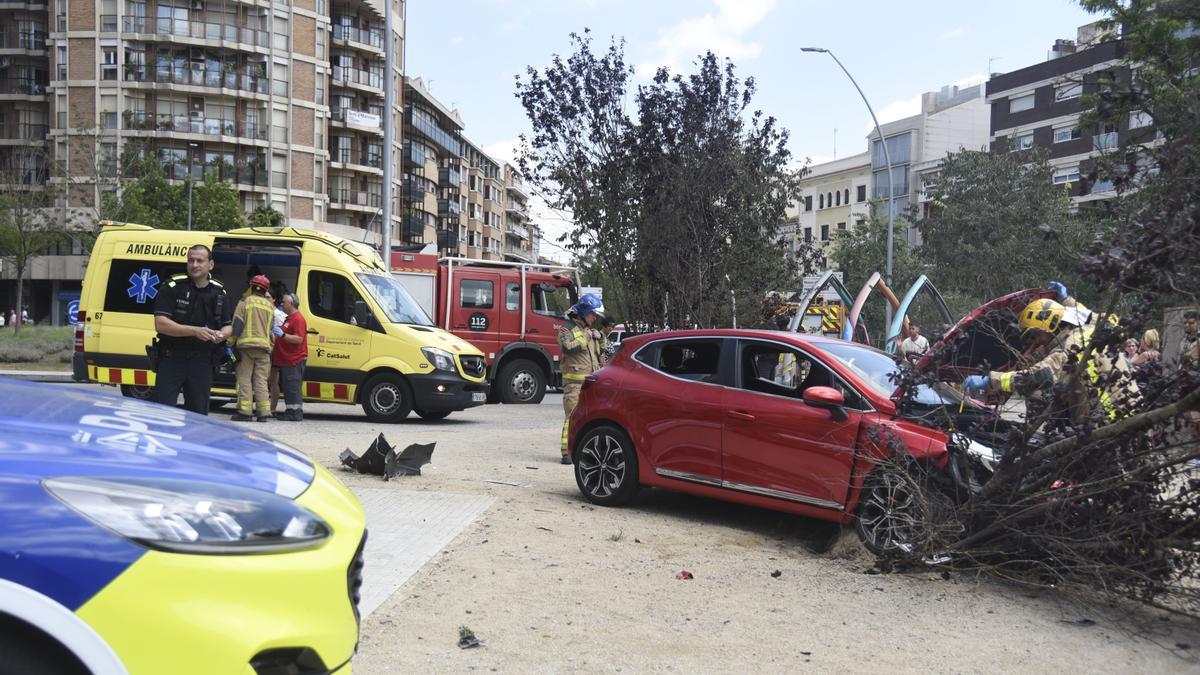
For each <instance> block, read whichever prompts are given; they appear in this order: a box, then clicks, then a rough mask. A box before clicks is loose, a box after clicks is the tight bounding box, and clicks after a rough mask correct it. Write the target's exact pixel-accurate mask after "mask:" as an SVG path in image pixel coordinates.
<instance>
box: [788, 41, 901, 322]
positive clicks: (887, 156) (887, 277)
mask: <svg viewBox="0 0 1200 675" xmlns="http://www.w3.org/2000/svg"><path fill="white" fill-rule="evenodd" d="M800 51H802V52H816V53H820V54H828V55H829V57H830V58H832V59H833V62H834V63H836V64H838V67H839V68H841V69H842V72H843V73H845V74H846V77H848V78H850V83H851V84H853V85H854V88H855V89H857V90H858V95H859V96H861V97H862V100H863V103H864V104H866V106H867V112H869V113H871V121H872V122H874V123H875V133H877V134H879V144H880V145H882V146H883V161H884V164H886V165H887V175H888V183H887V201H886V205H887V214H888V231H887V269H886V270H885V271H884V281H885V282H886V283H887V285H888V286H889V287H890V286H891V285H892V230H893V229H894V228H893V224H894V220H895V213H894V209H893V206H892V199H893V197H895V194H894V192H895V191H894V190H893V188H892V183H893V181H894V180H895V177H894V176H893V175H892V156H891V153H890V152H888V146H887V139H885V138H884V137H883V130H882V129H880V128H879V118H877V117H875V110H874V109H873V108H871V102H870V101H868V100H867V95H866V94H864V93H863V90H862V87H860V86H858V82H857V81H855V79H854V76H853V75H851V74H850V71H848V70H846V66H843V65H842V62H841V61H839V60H838V57H837V56H835V55H834V53H833V52H831V51H829V50H828V49H825V48H824V47H801V48H800ZM871 157H872V163H874V157H875V153H873V152H872V153H871ZM886 312H887V324H888V325H889V326H890V325H891V323H892V305H891V303H888V305H887V307H886Z"/></svg>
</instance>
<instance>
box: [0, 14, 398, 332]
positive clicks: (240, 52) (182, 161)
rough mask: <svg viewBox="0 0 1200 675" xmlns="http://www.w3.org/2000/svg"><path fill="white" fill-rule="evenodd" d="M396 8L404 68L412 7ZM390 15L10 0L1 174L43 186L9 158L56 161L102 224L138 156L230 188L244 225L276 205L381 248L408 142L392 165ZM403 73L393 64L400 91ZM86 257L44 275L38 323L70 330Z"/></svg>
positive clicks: (62, 260)
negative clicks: (33, 152)
mask: <svg viewBox="0 0 1200 675" xmlns="http://www.w3.org/2000/svg"><path fill="white" fill-rule="evenodd" d="M388 1H391V2H392V10H393V16H394V17H395V20H394V21H393V26H392V30H393V40H394V45H395V47H396V51H395V53H396V55H397V56H398V57H399V56H400V55H402V54H403V53H404V50H403V40H404V23H403V16H404V7H403V1H402V0H388ZM383 2H384V0H296V1H295V2H290V3H289V2H280V1H276V2H267V1H266V0H70V1H69V2H68V0H45V1H42V0H28V1H26V2H3V3H0V170H5V171H7V172H8V173H9V174H10V175H12V174H13V173H16V174H17V175H19V176H22V177H25V178H26V179H27V181H28V182H29V183H30V184H31V186H36V185H40V184H44V183H45V181H46V179H47V170H46V167H45V166H40V165H39V166H33V165H30V166H14V162H15V161H18V160H17V155H18V154H19V153H15V152H14V151H13V147H14V146H20V145H23V144H31V143H32V144H40V145H43V146H46V147H48V148H51V149H52V153H51V154H52V155H53V157H54V158H55V160H56V161H57V162H61V163H62V164H63V165H64V166H66V167H67V168H68V170H69V172H70V174H71V177H72V181H73V183H72V186H71V189H70V191H69V194H68V199H69V207H70V208H72V209H76V210H80V211H82V212H84V213H90V214H91V215H92V217H93V218H94V217H95V214H96V212H97V207H98V205H99V204H101V201H102V199H103V195H104V194H105V193H106V192H109V191H114V190H118V189H119V187H120V181H119V177H118V176H117V175H116V164H117V158H119V157H122V156H125V155H127V154H134V155H139V156H143V157H147V158H152V159H155V160H157V161H158V162H159V163H160V164H161V165H162V167H163V169H164V171H165V172H166V175H167V178H168V179H169V180H172V181H182V180H184V179H185V178H186V177H187V176H188V175H191V176H193V177H195V179H196V180H204V178H205V177H207V176H215V177H217V178H220V179H221V180H227V181H229V182H230V183H231V184H232V185H233V187H234V188H235V189H236V190H237V191H238V193H239V198H240V201H241V204H242V208H243V209H244V210H245V211H246V212H250V211H253V210H254V209H255V208H257V207H258V206H261V205H270V206H272V207H274V208H275V209H276V210H277V211H280V212H281V213H283V214H284V215H285V216H286V217H287V219H288V222H289V223H290V224H292V225H295V226H298V227H317V228H319V229H324V230H326V231H330V232H332V233H335V234H338V235H341V236H346V237H350V238H353V239H356V240H360V241H368V242H371V243H374V244H379V243H380V242H381V240H382V231H383V227H382V225H383V223H382V220H381V218H382V206H383V203H382V199H383V162H384V158H385V157H387V156H389V155H390V156H392V157H394V158H396V160H397V162H399V157H400V154H399V149H400V135H399V134H397V139H396V145H395V146H394V147H395V150H396V152H393V153H385V152H384V148H383V115H384V114H387V113H386V112H385V111H384V93H383V85H384V77H385V76H386V74H385V72H384V68H385V64H384V36H385V32H384V31H385V27H384V18H383V17H384V9H385V7H384V4H383ZM403 68H404V64H403V62H402V60H401V59H400V58H397V59H395V67H394V70H393V73H392V77H394V78H396V80H395V81H396V82H397V88H396V91H397V92H400V91H401V87H400V86H399V84H400V81H401V80H400V78H401V74H402V73H403ZM396 99H397V100H396V102H395V105H394V106H393V109H392V111H391V114H393V115H394V120H395V122H396V124H397V127H396V128H397V129H399V128H400V127H399V124H400V113H401V110H402V100H403V99H402V97H401V96H400V95H398V96H397V97H396ZM25 154H26V155H27V154H28V153H25ZM23 161H25V162H26V163H29V162H31V161H33V160H30V159H28V158H26V159H25V160H23ZM399 168H400V167H399V166H397V167H396V173H395V175H396V176H399V175H400V172H399ZM395 212H396V215H395V218H394V222H393V231H395V232H401V231H402V228H401V217H400V211H399V209H396V210H395ZM81 253H82V250H81V248H80V247H79V245H78V243H76V242H72V243H70V244H66V245H64V246H63V247H61V249H59V250H55V251H52V252H51V254H52V255H50V256H46V257H44V258H43V259H41V260H40V261H39V262H38V263H37V265H35V268H34V269H33V270H32V271H31V277H32V283H31V284H29V286H30V288H31V291H32V296H31V297H30V298H28V300H31V301H32V305H33V313H34V315H35V316H36V317H38V318H47V317H49V318H50V319H51V320H53V321H56V322H61V319H62V318H63V312H62V307H63V305H65V300H64V298H66V297H67V296H69V295H70V294H71V292H75V293H76V294H77V290H78V288H79V281H80V280H81V279H82V277H83V266H84V262H85V261H84V256H82V255H79V254H81ZM9 279H11V272H10V271H7V270H0V287H2V288H3V290H0V299H2V300H6V301H10V302H15V298H13V299H11V300H10V299H9V298H8V297H7V296H8V295H10V294H11V293H12V288H10V287H11V286H13V284H12V283H11V282H9V281H7V280H9ZM0 304H3V303H0Z"/></svg>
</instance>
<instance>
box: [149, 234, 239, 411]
mask: <svg viewBox="0 0 1200 675" xmlns="http://www.w3.org/2000/svg"><path fill="white" fill-rule="evenodd" d="M212 268H213V259H212V251H211V250H209V248H208V247H207V246H204V245H203V244H197V245H195V246H193V247H191V248H190V249H188V255H187V274H177V275H175V276H173V277H171V279H170V280H169V281H168V282H167V283H166V284H164V285H163V286H162V287H161V288H160V289H159V291H158V296H157V297H156V298H155V299H154V329H155V330H156V331H158V368H157V370H156V371H155V390H154V398H155V400H156V401H158V402H159V403H165V404H167V405H172V406H173V405H175V402H176V401H177V400H179V390H180V389H183V402H184V403H183V405H184V407H185V408H187V409H188V410H191V411H192V412H197V413H200V414H201V415H207V414H208V398H209V394H210V392H211V390H212V379H213V371H214V370H215V369H216V367H217V365H218V364H219V359H220V355H221V354H222V353H223V352H224V347H223V344H224V342H225V340H226V339H227V338H228V337H229V336H230V335H231V334H232V333H233V307H232V303H230V302H229V300H228V298H226V296H225V287H224V286H222V285H221V282H219V281H217V280H216V279H213V278H211V277H210V274H211V272H212Z"/></svg>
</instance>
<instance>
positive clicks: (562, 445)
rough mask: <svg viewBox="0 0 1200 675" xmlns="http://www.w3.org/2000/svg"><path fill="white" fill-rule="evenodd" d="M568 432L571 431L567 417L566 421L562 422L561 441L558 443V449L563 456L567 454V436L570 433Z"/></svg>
mask: <svg viewBox="0 0 1200 675" xmlns="http://www.w3.org/2000/svg"><path fill="white" fill-rule="evenodd" d="M570 430H571V418H570V417H568V418H567V419H565V420H563V432H562V441H561V442H560V443H559V446H558V447H559V449H560V450H562V454H564V455H565V454H567V435H568V434H569V433H570Z"/></svg>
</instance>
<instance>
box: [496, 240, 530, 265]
mask: <svg viewBox="0 0 1200 675" xmlns="http://www.w3.org/2000/svg"><path fill="white" fill-rule="evenodd" d="M496 252H497V253H499V252H500V251H496ZM504 255H506V256H508V257H510V258H516V259H517V260H520V261H522V262H533V251H530V250H529V249H526V248H521V247H520V246H513V245H511V244H510V245H507V246H505V247H504Z"/></svg>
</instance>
